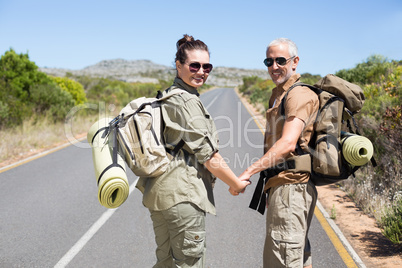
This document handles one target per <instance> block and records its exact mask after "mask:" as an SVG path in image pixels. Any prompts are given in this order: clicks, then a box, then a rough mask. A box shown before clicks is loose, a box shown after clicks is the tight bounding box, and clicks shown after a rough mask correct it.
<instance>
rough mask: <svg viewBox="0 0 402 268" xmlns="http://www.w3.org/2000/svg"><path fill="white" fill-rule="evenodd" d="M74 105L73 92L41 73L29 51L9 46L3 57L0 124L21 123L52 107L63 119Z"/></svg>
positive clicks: (55, 114)
mask: <svg viewBox="0 0 402 268" xmlns="http://www.w3.org/2000/svg"><path fill="white" fill-rule="evenodd" d="M73 105H74V100H73V98H72V96H71V94H69V93H67V92H64V91H63V90H62V89H61V88H60V87H59V86H58V85H57V84H56V83H55V82H53V80H51V79H50V77H49V76H47V75H46V74H45V73H42V72H40V71H39V70H38V66H36V64H35V63H34V62H32V61H30V60H29V57H28V54H23V53H21V54H17V53H16V52H15V51H14V50H13V49H10V50H9V51H6V52H5V54H4V55H3V56H1V58H0V118H1V119H2V120H1V121H0V127H11V126H14V125H19V124H21V123H22V121H23V120H24V119H25V118H27V117H30V116H32V115H35V113H36V112H48V111H50V110H51V111H50V115H51V116H53V117H54V118H55V119H62V117H63V115H64V114H67V112H68V110H69V109H70V108H72V107H73ZM66 110H67V111H66Z"/></svg>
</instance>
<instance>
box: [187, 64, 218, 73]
mask: <svg viewBox="0 0 402 268" xmlns="http://www.w3.org/2000/svg"><path fill="white" fill-rule="evenodd" d="M188 67H189V69H190V72H192V73H196V72H198V70H199V69H200V68H201V63H199V62H192V63H190V64H189V65H188ZM212 68H213V66H212V64H211V63H204V64H202V69H203V70H204V73H209V72H211V71H212Z"/></svg>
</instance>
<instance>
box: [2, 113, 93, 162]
mask: <svg viewBox="0 0 402 268" xmlns="http://www.w3.org/2000/svg"><path fill="white" fill-rule="evenodd" d="M97 117H98V115H92V116H85V117H83V116H81V117H75V118H73V119H72V120H69V121H66V122H59V123H56V124H55V123H53V122H52V120H51V119H49V118H46V117H44V118H41V119H39V120H38V119H34V118H32V119H30V120H27V121H25V122H23V124H22V125H21V126H18V127H15V128H13V129H5V130H0V136H1V143H0V167H1V166H5V165H8V164H10V163H13V162H15V161H18V160H20V159H22V158H25V157H27V156H30V155H32V154H35V153H38V152H41V151H43V150H46V149H50V148H52V147H54V146H55V145H59V144H64V143H67V142H69V140H71V139H72V138H73V139H80V138H82V137H85V135H86V132H87V131H88V129H89V128H90V126H91V125H92V124H93V122H95V121H96V120H97Z"/></svg>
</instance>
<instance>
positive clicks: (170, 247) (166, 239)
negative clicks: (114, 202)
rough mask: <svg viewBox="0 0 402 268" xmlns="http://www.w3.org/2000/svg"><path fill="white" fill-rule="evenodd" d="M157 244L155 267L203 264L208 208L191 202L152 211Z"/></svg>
mask: <svg viewBox="0 0 402 268" xmlns="http://www.w3.org/2000/svg"><path fill="white" fill-rule="evenodd" d="M150 212H151V219H152V221H153V226H154V232H155V241H156V245H157V249H156V258H157V263H156V264H155V265H154V266H153V267H154V268H169V267H180V268H186V267H195V268H203V267H204V260H205V257H204V256H205V250H206V244H205V212H204V211H202V210H200V209H199V208H198V207H196V206H195V205H193V204H191V203H180V204H177V205H175V206H173V207H172V208H170V209H168V210H164V211H150Z"/></svg>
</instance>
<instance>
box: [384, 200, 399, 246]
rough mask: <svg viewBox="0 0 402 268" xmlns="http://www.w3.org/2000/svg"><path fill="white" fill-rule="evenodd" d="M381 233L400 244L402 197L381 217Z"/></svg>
mask: <svg viewBox="0 0 402 268" xmlns="http://www.w3.org/2000/svg"><path fill="white" fill-rule="evenodd" d="M381 226H382V228H383V231H382V233H383V234H384V235H385V236H386V237H387V238H388V239H389V240H390V241H391V242H392V243H394V244H402V199H400V200H399V201H398V202H396V204H395V205H394V206H392V207H391V209H389V210H388V211H387V212H386V215H385V216H384V217H382V218H381Z"/></svg>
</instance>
